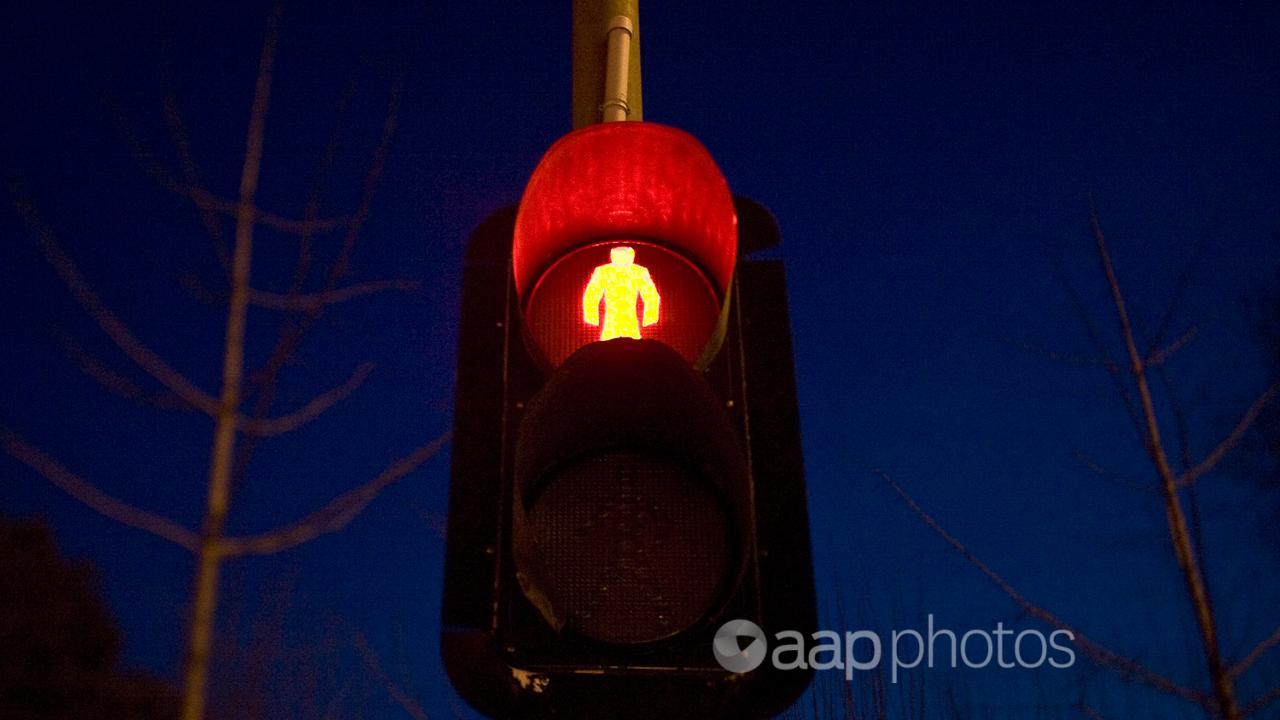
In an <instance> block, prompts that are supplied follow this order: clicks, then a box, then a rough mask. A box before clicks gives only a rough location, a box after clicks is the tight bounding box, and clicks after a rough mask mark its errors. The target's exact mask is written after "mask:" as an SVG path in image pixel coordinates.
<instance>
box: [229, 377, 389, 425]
mask: <svg viewBox="0 0 1280 720" xmlns="http://www.w3.org/2000/svg"><path fill="white" fill-rule="evenodd" d="M372 371H373V363H363V364H362V365H360V367H358V368H356V370H355V372H353V373H351V377H349V378H347V379H346V381H345V382H343V383H342V384H341V385H339V386H337V387H335V388H333V389H331V390H328V391H325V392H323V393H321V394H319V395H317V396H315V397H314V398H312V399H311V400H310V401H309V402H308V403H307V404H306V405H303V406H302V407H301V408H299V409H297V410H295V411H293V412H291V413H288V414H286V415H281V416H279V417H274V418H260V419H259V418H245V417H243V416H239V417H240V420H239V422H240V426H239V427H240V430H242V431H243V432H245V433H248V434H250V435H256V436H258V437H274V436H276V435H283V434H284V433H287V432H290V431H293V430H297V429H298V428H300V427H302V426H303V425H306V424H307V423H309V422H311V421H312V420H314V419H316V418H318V417H320V415H322V414H323V413H324V412H325V411H326V410H328V409H329V408H331V407H333V406H334V405H336V404H338V403H339V402H341V401H342V400H344V399H346V398H347V397H349V396H350V395H351V394H352V393H354V392H355V391H356V390H357V389H359V387H360V386H361V385H363V384H364V381H365V380H366V379H367V378H368V377H369V373H370V372H372Z"/></svg>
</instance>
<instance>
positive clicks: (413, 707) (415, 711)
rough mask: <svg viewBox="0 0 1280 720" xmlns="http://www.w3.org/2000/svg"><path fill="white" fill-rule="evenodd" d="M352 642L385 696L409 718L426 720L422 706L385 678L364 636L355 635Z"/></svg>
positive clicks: (384, 673)
mask: <svg viewBox="0 0 1280 720" xmlns="http://www.w3.org/2000/svg"><path fill="white" fill-rule="evenodd" d="M354 641H355V645H356V649H358V650H359V651H360V656H361V657H362V658H364V663H365V665H366V666H368V668H369V671H370V672H372V673H373V675H374V677H376V678H377V679H378V682H380V683H382V686H383V687H385V688H386V689H387V694H389V695H390V696H391V698H392V699H393V700H395V701H396V703H397V704H398V705H399V706H400V707H401V708H404V711H405V712H406V713H408V715H409V717H411V718H413V719H414V720H427V713H426V711H425V710H423V709H422V706H421V705H419V704H418V701H417V700H414V699H413V696H411V695H409V693H407V692H405V691H404V689H402V688H401V687H400V686H399V685H397V684H396V683H395V682H394V681H392V679H391V678H390V677H387V673H386V672H384V671H383V669H382V664H381V663H379V662H378V656H377V654H375V653H374V652H373V648H371V647H369V643H368V642H367V641H365V639H364V635H362V634H360V633H356V634H355V638H354Z"/></svg>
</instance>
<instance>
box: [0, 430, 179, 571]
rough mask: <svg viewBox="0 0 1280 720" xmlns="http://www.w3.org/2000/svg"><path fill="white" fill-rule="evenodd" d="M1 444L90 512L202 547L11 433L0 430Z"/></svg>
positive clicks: (175, 541)
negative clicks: (79, 475) (99, 487)
mask: <svg viewBox="0 0 1280 720" xmlns="http://www.w3.org/2000/svg"><path fill="white" fill-rule="evenodd" d="M0 444H3V445H4V450H5V452H7V453H9V454H10V455H11V456H13V457H14V459H16V460H18V461H20V462H22V463H23V464H24V465H26V466H27V467H29V468H31V469H32V470H35V471H36V472H37V473H39V474H40V475H42V476H43V477H44V478H45V479H46V480H48V481H49V482H50V483H52V484H53V485H54V486H55V487H57V488H58V489H59V490H62V491H63V492H65V493H66V494H68V495H70V496H71V497H73V498H75V499H76V500H79V501H80V502H81V503H83V504H84V505H85V506H86V507H88V508H89V509H91V510H93V511H95V512H97V513H98V514H100V515H103V516H105V517H108V518H111V519H112V520H115V521H116V522H119V523H121V524H123V525H128V526H129V527H133V528H137V529H139V530H145V531H146V532H149V533H151V534H152V535H155V536H157V537H161V538H164V539H165V540H168V541H169V542H171V543H173V544H175V545H178V546H179V547H183V548H186V549H187V550H190V551H192V552H195V551H196V550H197V549H198V548H199V546H200V538H199V536H198V535H196V533H194V532H192V531H191V530H188V529H187V528H185V527H183V526H182V525H179V524H178V523H177V522H174V521H173V520H170V519H169V518H167V517H163V516H161V515H157V514H155V513H153V512H148V511H146V510H143V509H142V508H139V507H135V506H133V505H130V504H129V503H127V502H125V501H123V500H121V499H119V498H116V497H112V496H110V495H108V494H106V493H104V492H102V491H101V490H99V489H98V488H97V487H96V486H94V485H93V484H92V483H90V482H88V481H86V480H84V479H82V478H80V477H78V476H77V475H76V474H75V473H73V472H71V471H70V470H68V469H67V468H66V467H64V466H63V465H62V464H61V463H59V462H58V461H57V460H54V459H53V458H51V457H49V456H48V455H46V454H45V453H44V452H42V451H40V450H39V449H37V448H35V447H33V446H32V445H29V444H28V443H27V442H26V441H24V440H23V439H22V438H20V437H18V436H17V435H15V434H14V433H12V432H10V431H9V430H6V429H2V428H0Z"/></svg>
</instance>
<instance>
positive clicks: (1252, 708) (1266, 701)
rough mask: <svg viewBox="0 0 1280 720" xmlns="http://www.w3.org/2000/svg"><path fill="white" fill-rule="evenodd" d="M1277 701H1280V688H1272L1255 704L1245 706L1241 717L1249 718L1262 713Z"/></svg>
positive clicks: (1254, 702)
mask: <svg viewBox="0 0 1280 720" xmlns="http://www.w3.org/2000/svg"><path fill="white" fill-rule="evenodd" d="M1277 700H1280V687H1276V688H1271V689H1270V690H1268V691H1267V692H1265V693H1263V694H1262V695H1260V696H1259V697H1258V698H1257V699H1256V700H1254V701H1253V702H1250V703H1249V704H1248V705H1245V706H1244V709H1243V710H1241V711H1240V717H1249V716H1250V715H1252V714H1254V713H1256V712H1261V711H1262V710H1263V709H1264V708H1266V707H1267V706H1268V705H1270V704H1271V703H1273V702H1275V701H1277Z"/></svg>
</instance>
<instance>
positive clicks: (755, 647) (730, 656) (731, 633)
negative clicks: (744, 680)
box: [711, 619, 769, 673]
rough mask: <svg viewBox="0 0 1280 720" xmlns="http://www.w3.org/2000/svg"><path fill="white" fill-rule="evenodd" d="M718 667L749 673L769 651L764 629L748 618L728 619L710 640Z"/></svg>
mask: <svg viewBox="0 0 1280 720" xmlns="http://www.w3.org/2000/svg"><path fill="white" fill-rule="evenodd" d="M711 650H712V652H714V653H715V656H716V662H718V663H720V667H722V668H724V669H725V670H728V671H729V672H731V673H749V672H751V671H752V670H755V669H756V668H758V667H760V663H762V662H764V658H765V655H767V654H768V653H769V647H768V643H766V642H765V639H764V631H763V630H761V629H760V626H759V625H757V624H755V623H753V622H751V621H750V620H741V619H739V620H730V621H729V622H727V623H725V624H724V625H721V626H720V629H719V630H718V631H716V637H715V640H713V641H711Z"/></svg>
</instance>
